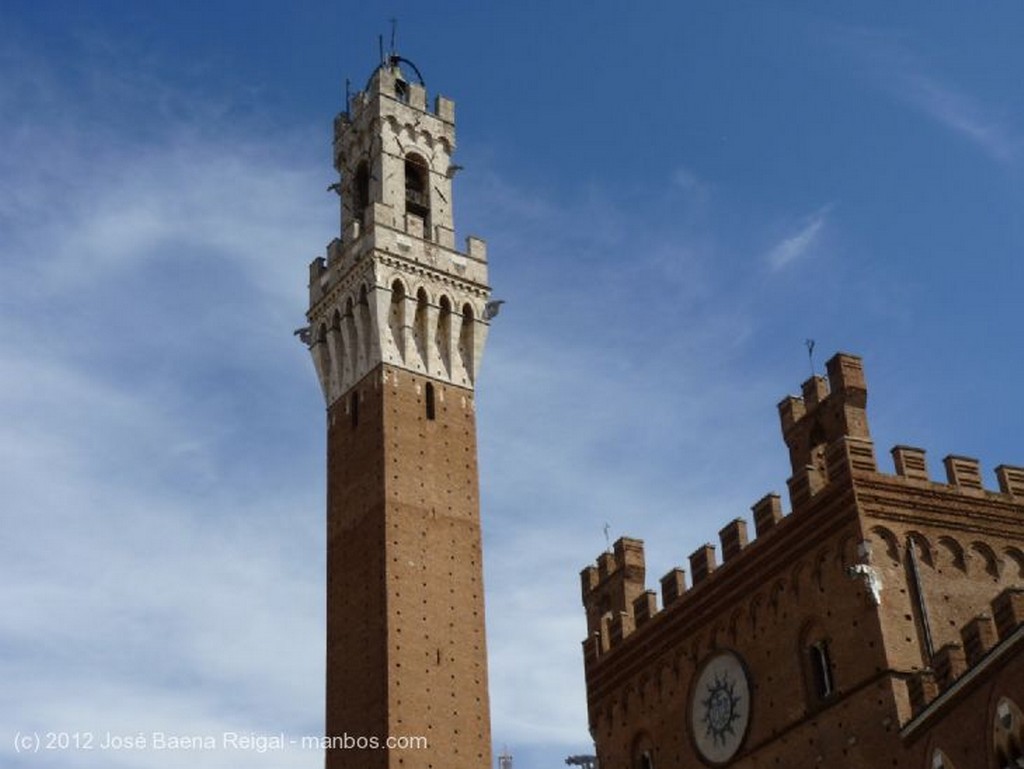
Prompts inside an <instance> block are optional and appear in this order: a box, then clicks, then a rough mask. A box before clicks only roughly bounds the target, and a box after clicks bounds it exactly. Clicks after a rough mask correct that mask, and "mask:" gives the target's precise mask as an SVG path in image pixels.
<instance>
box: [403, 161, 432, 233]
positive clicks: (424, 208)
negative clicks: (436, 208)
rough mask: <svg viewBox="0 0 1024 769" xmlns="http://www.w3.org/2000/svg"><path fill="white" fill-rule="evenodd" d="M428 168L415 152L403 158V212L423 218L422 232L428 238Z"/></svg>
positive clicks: (429, 230) (425, 162)
mask: <svg viewBox="0 0 1024 769" xmlns="http://www.w3.org/2000/svg"><path fill="white" fill-rule="evenodd" d="M429 183H430V169H429V167H428V166H427V161H426V160H424V159H423V158H422V156H420V155H417V154H416V153H415V152H413V153H410V154H409V155H407V156H406V158H405V212H406V213H407V214H412V215H413V216H418V217H419V218H420V219H422V220H423V232H424V234H425V235H426V237H427V239H428V240H429V239H430V232H431V229H430V189H429Z"/></svg>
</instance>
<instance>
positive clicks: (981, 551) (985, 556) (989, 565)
mask: <svg viewBox="0 0 1024 769" xmlns="http://www.w3.org/2000/svg"><path fill="white" fill-rule="evenodd" d="M968 552H969V554H970V555H972V556H974V555H976V556H977V558H971V559H970V560H971V561H972V562H974V561H978V562H980V563H981V564H982V568H984V570H985V573H986V574H988V575H989V576H990V577H992V579H993V580H994V581H996V582H998V581H999V574H1000V572H1001V571H1002V569H1001V568H1000V567H1001V564H1000V563H999V556H997V555H996V551H995V550H993V549H992V547H991V546H990V545H988V544H987V543H985V542H982V541H980V540H975V541H974V542H972V543H971V545H970V549H969V551H968Z"/></svg>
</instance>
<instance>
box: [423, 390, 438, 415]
mask: <svg viewBox="0 0 1024 769" xmlns="http://www.w3.org/2000/svg"><path fill="white" fill-rule="evenodd" d="M423 399H424V400H425V401H426V405H427V419H429V420H431V421H433V419H434V416H435V415H436V411H435V408H434V385H432V384H431V383H430V382H427V386H426V387H425V388H424V391H423Z"/></svg>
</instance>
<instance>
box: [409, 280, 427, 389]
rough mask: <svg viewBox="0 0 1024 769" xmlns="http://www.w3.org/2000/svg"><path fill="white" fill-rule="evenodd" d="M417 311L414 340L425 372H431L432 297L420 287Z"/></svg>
mask: <svg viewBox="0 0 1024 769" xmlns="http://www.w3.org/2000/svg"><path fill="white" fill-rule="evenodd" d="M415 301H416V310H415V312H414V316H413V324H412V338H413V340H414V345H415V347H416V353H417V355H419V359H420V364H421V367H422V369H423V370H424V371H429V361H430V357H429V350H430V345H429V343H428V342H429V339H430V296H429V295H428V294H427V289H425V288H424V287H423V286H419V287H418V288H417V289H416V300H415Z"/></svg>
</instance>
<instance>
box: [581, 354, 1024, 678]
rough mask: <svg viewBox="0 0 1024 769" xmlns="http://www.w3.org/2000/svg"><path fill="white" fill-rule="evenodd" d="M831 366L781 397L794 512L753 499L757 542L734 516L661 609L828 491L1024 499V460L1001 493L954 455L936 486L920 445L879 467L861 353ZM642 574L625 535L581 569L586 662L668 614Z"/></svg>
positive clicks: (640, 558)
mask: <svg viewBox="0 0 1024 769" xmlns="http://www.w3.org/2000/svg"><path fill="white" fill-rule="evenodd" d="M826 365H827V371H828V379H827V380H826V379H825V378H824V377H817V376H816V377H812V378H811V379H809V380H807V381H806V382H805V383H804V385H803V395H802V397H793V396H791V397H788V398H786V399H785V400H783V401H782V402H781V403H780V404H779V413H780V417H781V423H782V433H783V437H784V439H785V441H786V444H787V447H788V448H789V451H790V458H791V461H792V464H793V471H794V475H793V476H792V477H791V478H790V479H789V491H790V499H791V504H792V512H791V513H790V514H789V515H784V513H783V509H782V500H781V497H780V496H779V494H777V493H774V492H772V493H769V494H766V495H765V496H764V497H762V498H761V499H759V500H758V501H757V502H755V503H754V504H753V505H752V506H751V512H752V517H753V523H754V539H750V538H749V536H748V524H747V521H746V519H744V518H735V519H733V520H732V521H730V522H729V523H727V524H726V525H725V526H724V527H723V528H722V529H721V530H720V531H719V532H718V540H719V545H720V547H721V554H722V563H721V564H719V563H718V560H717V558H716V550H717V548H716V546H715V545H713V544H711V543H706V544H704V545H701V546H700V547H698V548H697V549H696V550H694V551H693V553H691V554H690V556H689V558H688V561H689V570H690V575H691V580H692V584H691V585H690V586H687V579H686V571H685V570H684V569H683V568H680V567H676V568H673V569H671V570H670V571H669V572H668V573H667V574H665V575H664V576H663V577H662V578H661V580H660V583H661V584H660V586H661V591H660V592H661V605H662V607H663V608H664V610H672V611H685V610H684V609H682V608H681V607H682V606H683V604H685V603H686V602H687V601H688V599H689V598H690V596H691V594H692V593H693V591H695V590H699V589H700V588H701V587H702V586H703V585H705V584H711V583H713V582H714V581H715V580H716V578H717V577H718V572H719V571H720V570H727V569H726V567H729V566H731V565H732V564H734V563H736V564H738V563H741V562H742V561H743V560H744V555H745V551H746V550H747V549H748V548H749V547H750V546H751V545H753V544H755V543H760V542H762V541H765V540H769V539H771V538H773V537H776V536H785V534H784V533H783V531H782V529H787V528H789V526H788V525H787V524H788V522H789V520H790V519H794V522H795V521H796V520H798V519H804V518H805V517H814V516H816V515H818V514H820V512H819V510H818V509H817V508H816V507H814V506H813V505H812V503H813V502H815V501H816V500H817V499H818V497H819V495H820V494H822V493H823V492H825V491H826V490H832V489H834V490H836V491H837V492H840V491H841V490H842V489H850V488H857V484H858V483H869V482H870V483H871V484H872V485H873V486H874V487H878V486H879V485H882V486H884V487H885V488H890V487H891V488H892V489H893V490H894V491H898V492H902V491H906V490H907V489H908V488H912V489H917V490H918V491H919V493H927V494H928V495H930V497H931V498H933V499H934V498H936V495H940V496H941V497H949V496H950V495H954V498H952V499H950V500H949V502H950V503H951V506H952V507H954V508H955V507H956V498H958V497H959V495H964V496H967V497H971V498H973V499H975V500H976V499H978V498H979V497H982V498H985V499H989V500H992V501H994V502H996V503H999V504H1002V505H1010V506H1012V509H1015V510H1016V509H1018V508H1021V507H1022V506H1024V467H1017V466H1010V465H1005V464H1004V465H1000V466H998V467H997V468H996V469H995V475H996V479H997V482H998V491H995V490H988V489H985V488H984V487H983V484H982V476H981V471H980V466H979V462H978V460H977V459H973V458H970V457H963V456H957V455H950V456H947V457H945V459H944V460H943V465H944V467H945V471H946V481H945V483H939V482H934V481H932V480H931V478H930V476H929V473H928V467H927V461H926V456H925V451H924V450H923V449H919V448H913V447H910V446H903V445H900V446H896V447H894V448H893V449H892V457H893V463H894V470H895V472H894V474H888V473H881V472H879V471H878V468H877V464H876V462H875V457H874V445H873V442H872V441H871V438H870V433H869V430H868V421H867V415H866V411H865V406H866V403H867V387H866V384H865V380H864V371H863V367H862V364H861V359H860V358H859V357H857V356H853V355H848V354H843V353H840V354H838V355H835V356H834V357H833V358H832V359H831V360H829V361H828V363H827V364H826ZM829 496H831V495H829ZM777 530H778V531H777ZM799 536H802V534H801V535H798V538H799ZM791 544H792V546H793V548H796V547H798V546H799V542H798V541H797V540H794V541H793V542H792V543H791ZM789 546H790V545H789V544H787V545H786V547H787V548H788V547H789ZM751 555H752V554H751ZM645 574H646V564H645V559H644V545H643V541H642V540H639V539H632V538H628V537H623V538H621V539H619V540H618V541H616V542H615V544H614V547H613V549H612V550H611V551H610V552H605V553H602V554H601V555H600V556H599V557H598V559H597V562H596V565H591V566H587V567H586V568H585V569H583V571H582V572H581V575H580V577H581V587H582V598H583V604H584V607H585V608H586V614H587V633H588V639H587V641H586V642H585V644H584V653H585V658H586V660H587V664H588V665H589V664H590V663H591V662H593V661H596V660H597V658H598V657H600V655H602V654H604V653H606V652H608V651H610V650H612V649H614V648H616V647H617V646H618V645H619V644H621V643H622V642H623V641H624V640H625V639H627V638H628V637H629V636H630V635H632V634H633V633H634V632H635V631H637V630H639V629H640V628H642V627H643V626H644V625H646V624H647V623H649V622H651V621H652V620H655V619H657V618H658V616H659V615H660V614H661V611H660V610H659V607H658V594H657V592H656V591H654V590H648V589H647V587H646V584H645ZM1021 600H1022V601H1024V599H1021ZM1014 605H1015V606H1016V604H1014ZM985 637H987V636H985Z"/></svg>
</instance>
